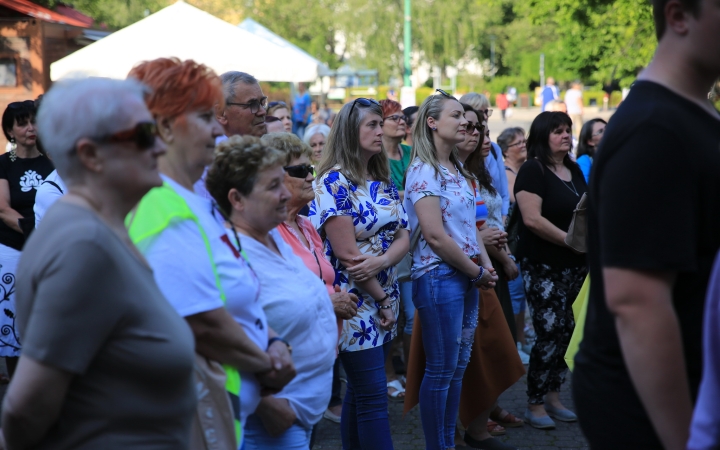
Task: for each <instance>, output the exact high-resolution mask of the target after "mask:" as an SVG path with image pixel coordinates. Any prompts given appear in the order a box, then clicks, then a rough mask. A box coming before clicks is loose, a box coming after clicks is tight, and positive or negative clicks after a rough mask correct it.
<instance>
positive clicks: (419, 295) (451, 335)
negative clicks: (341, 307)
mask: <svg viewBox="0 0 720 450" xmlns="http://www.w3.org/2000/svg"><path fill="white" fill-rule="evenodd" d="M439 92H440V94H438V95H435V96H432V97H429V98H427V99H426V100H425V101H424V102H423V104H422V106H420V110H419V111H418V117H417V122H416V125H415V129H414V130H413V161H412V163H411V164H410V167H409V168H408V172H407V175H406V181H405V208H406V210H407V212H408V217H409V218H410V227H411V228H412V229H415V228H416V227H418V226H419V227H420V229H421V234H420V239H419V240H418V243H417V244H416V245H415V247H414V248H413V249H412V251H413V267H412V278H413V297H414V301H415V306H416V307H417V311H418V315H419V317H420V323H421V324H422V334H423V338H422V340H423V343H424V348H425V353H426V358H427V363H426V369H425V376H424V378H423V381H422V384H421V386H420V418H421V419H422V424H423V431H424V433H425V442H426V448H428V449H443V450H445V449H452V448H455V439H454V434H455V421H456V417H457V412H458V405H459V402H460V389H461V386H462V378H463V373H464V372H465V368H466V367H467V363H468V361H469V359H470V349H471V346H472V342H473V336H474V334H475V327H476V325H477V312H478V291H477V289H476V287H483V288H487V287H492V286H493V285H494V282H495V281H496V280H497V277H496V276H495V274H494V269H493V268H492V265H491V264H490V260H489V259H488V257H487V253H486V252H485V251H484V247H483V244H482V239H481V238H479V236H478V231H477V228H476V227H475V193H474V192H473V188H472V185H471V184H470V182H469V180H470V179H472V178H473V177H472V175H470V173H469V172H467V171H466V170H465V169H464V168H463V165H462V164H461V163H460V161H459V160H458V153H457V152H458V150H457V147H456V145H457V144H459V143H460V142H463V141H464V140H465V134H466V132H467V125H468V121H467V120H466V119H465V117H464V115H465V113H464V110H463V107H462V105H461V104H460V102H458V101H457V100H456V99H455V98H454V97H451V96H450V95H448V94H447V93H445V92H444V91H440V90H439ZM478 262H479V263H480V264H481V265H480V266H478ZM413 336H414V334H413Z"/></svg>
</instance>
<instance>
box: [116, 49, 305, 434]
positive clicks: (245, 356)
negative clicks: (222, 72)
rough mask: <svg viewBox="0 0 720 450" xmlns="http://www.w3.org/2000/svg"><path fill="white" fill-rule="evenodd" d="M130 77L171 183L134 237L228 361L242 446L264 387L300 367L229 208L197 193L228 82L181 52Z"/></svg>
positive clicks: (163, 285)
mask: <svg viewBox="0 0 720 450" xmlns="http://www.w3.org/2000/svg"><path fill="white" fill-rule="evenodd" d="M129 77H130V78H136V79H138V80H140V81H141V82H143V83H144V84H146V85H148V86H149V87H150V89H151V92H152V93H151V94H149V95H147V97H146V102H147V105H148V109H149V110H150V112H151V113H152V114H153V116H154V117H155V119H156V121H157V125H158V134H159V136H160V138H161V139H162V141H163V142H164V143H165V145H166V146H167V153H166V155H165V156H164V157H163V158H161V159H160V160H159V161H158V165H159V169H160V173H161V175H162V178H163V181H164V184H163V186H162V187H159V188H155V189H153V190H151V191H150V192H149V193H148V194H147V195H146V196H145V197H143V199H142V200H141V202H140V203H139V204H138V207H137V208H136V210H135V212H134V213H133V214H131V215H130V217H129V218H128V225H129V232H130V236H131V237H132V239H133V241H135V243H136V245H137V246H138V248H139V249H140V250H141V251H142V252H143V254H144V255H145V257H146V258H147V260H148V262H149V263H150V266H151V267H152V269H153V272H154V274H155V280H156V281H157V284H158V286H159V287H160V290H161V291H162V293H163V294H164V295H165V297H166V298H167V299H168V301H169V302H170V304H171V305H172V306H173V307H174V308H175V309H176V310H177V312H178V313H179V314H180V315H181V316H183V317H184V318H185V320H187V322H188V323H189V325H190V327H191V328H192V330H193V333H194V335H195V343H196V344H195V345H196V352H197V353H198V354H199V355H201V356H203V357H205V358H207V359H208V360H211V361H217V362H220V363H223V364H225V366H226V372H228V379H230V380H231V382H232V381H233V379H234V381H235V384H234V386H235V388H233V387H232V386H231V385H227V386H228V394H229V396H230V399H231V404H232V407H233V410H232V411H231V413H232V414H231V416H232V417H234V420H235V423H234V424H231V425H230V426H231V428H232V427H234V428H235V429H236V432H237V434H238V438H239V439H238V440H239V441H240V442H239V443H238V445H241V444H242V438H241V433H240V431H241V430H240V426H241V424H244V422H245V420H246V418H247V416H249V415H250V414H252V412H253V411H254V410H255V408H256V407H257V405H258V404H259V403H260V391H261V386H262V387H263V388H268V389H274V390H280V389H282V388H283V387H284V386H285V385H286V384H287V383H288V382H289V381H290V380H291V379H292V378H293V377H294V375H295V371H294V367H293V365H292V359H291V357H290V354H289V351H288V348H287V346H286V345H285V344H284V343H283V342H280V341H278V342H272V337H274V336H276V334H275V333H274V331H272V330H271V329H270V328H269V327H268V325H267V319H266V317H265V313H264V312H263V309H262V306H261V305H260V302H259V300H258V295H259V290H260V284H259V281H258V280H257V278H256V277H255V275H254V274H253V273H252V270H251V269H250V267H249V265H248V264H247V263H246V262H245V261H244V260H243V259H242V258H240V254H239V253H238V252H237V249H236V248H235V247H233V244H232V243H231V241H230V239H229V238H228V235H227V234H226V229H225V227H224V220H223V218H222V216H221V215H220V214H219V212H218V211H217V210H216V209H215V208H214V207H213V204H212V203H211V201H210V200H208V199H206V198H203V197H200V196H198V195H196V194H195V193H194V192H193V184H194V183H195V182H196V181H197V180H199V179H200V176H201V175H202V173H203V171H204V170H205V167H206V166H208V165H209V164H210V163H211V162H212V160H213V152H214V150H215V139H216V138H217V137H218V136H220V135H221V134H222V128H221V127H220V124H218V122H217V121H216V120H215V114H214V109H213V106H214V105H215V104H217V103H218V102H220V103H221V102H222V101H223V96H222V83H221V82H220V78H219V77H218V76H217V75H216V74H215V73H214V72H213V71H212V70H210V69H209V68H207V67H205V66H203V65H201V64H198V63H196V62H194V61H192V60H188V61H179V60H177V59H174V58H173V59H168V58H159V59H156V60H153V61H148V62H144V63H142V64H140V65H138V66H136V67H135V68H134V69H133V70H132V71H131V72H130V74H129ZM228 368H229V369H233V370H234V371H235V372H231V371H230V370H227V369H228ZM237 371H239V372H240V378H241V379H242V382H240V380H237ZM238 386H240V389H239V392H237V390H238V389H236V388H237V387H238ZM200 438H201V441H204V437H202V436H200ZM193 442H195V441H193ZM191 448H197V447H195V446H191Z"/></svg>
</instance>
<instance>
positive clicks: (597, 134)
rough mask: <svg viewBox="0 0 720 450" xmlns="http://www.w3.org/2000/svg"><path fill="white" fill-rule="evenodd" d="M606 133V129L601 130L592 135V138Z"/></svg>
mask: <svg viewBox="0 0 720 450" xmlns="http://www.w3.org/2000/svg"><path fill="white" fill-rule="evenodd" d="M603 133H605V128H600V129H599V130H597V131H596V132H595V133H593V134H592V137H595V136H600V135H601V134H603Z"/></svg>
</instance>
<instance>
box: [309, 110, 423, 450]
mask: <svg viewBox="0 0 720 450" xmlns="http://www.w3.org/2000/svg"><path fill="white" fill-rule="evenodd" d="M382 122H383V119H382V109H381V108H380V105H379V104H378V103H377V102H376V101H375V100H370V99H362V98H361V99H357V100H355V101H354V102H352V103H348V104H346V105H345V106H344V107H343V108H342V109H341V110H340V112H339V113H338V115H337V118H336V119H335V122H334V124H333V127H332V130H331V131H330V135H329V136H328V139H327V143H326V145H325V152H324V155H323V159H322V161H321V162H320V167H319V168H318V179H317V183H316V188H315V200H314V201H313V202H312V204H311V205H310V213H309V214H308V217H309V218H310V220H312V222H313V225H315V227H316V228H317V229H318V231H319V232H320V234H321V236H322V237H323V241H324V246H325V254H326V256H327V258H328V259H329V260H330V263H331V264H332V265H333V267H334V268H335V272H336V275H337V281H338V284H340V287H341V288H343V289H347V292H348V293H351V294H355V295H356V296H357V298H358V311H357V316H356V317H354V318H353V319H351V320H346V321H345V322H344V323H343V329H342V333H341V336H340V358H341V360H342V363H343V367H344V368H345V371H346V372H347V376H348V384H347V393H346V395H345V401H344V404H343V408H342V417H341V428H340V429H341V435H342V443H343V448H353V449H367V450H385V449H392V440H391V437H390V423H389V417H388V411H387V396H386V393H387V386H386V378H385V368H384V361H385V356H386V354H387V352H388V351H389V349H390V342H391V341H392V339H393V338H394V337H395V333H396V329H395V328H396V327H395V317H396V315H397V313H398V307H399V306H398V299H399V291H398V283H397V272H396V270H395V265H396V264H397V263H399V262H400V260H401V259H402V258H403V256H405V254H406V253H407V252H408V248H409V243H410V238H409V235H408V232H407V226H408V222H407V215H406V214H405V210H404V209H403V206H402V204H401V203H400V197H399V196H398V191H397V188H396V186H395V184H394V183H393V182H392V180H391V179H390V170H389V163H388V158H387V155H386V153H385V151H384V149H383V147H382Z"/></svg>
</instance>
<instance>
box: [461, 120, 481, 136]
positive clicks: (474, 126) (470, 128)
mask: <svg viewBox="0 0 720 450" xmlns="http://www.w3.org/2000/svg"><path fill="white" fill-rule="evenodd" d="M465 129H466V130H467V132H468V133H471V134H472V132H473V130H478V133H480V134H483V133H484V132H485V127H484V126H483V124H482V123H479V122H478V123H472V122H470V121H469V120H468V123H467V125H466V128H465Z"/></svg>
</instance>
